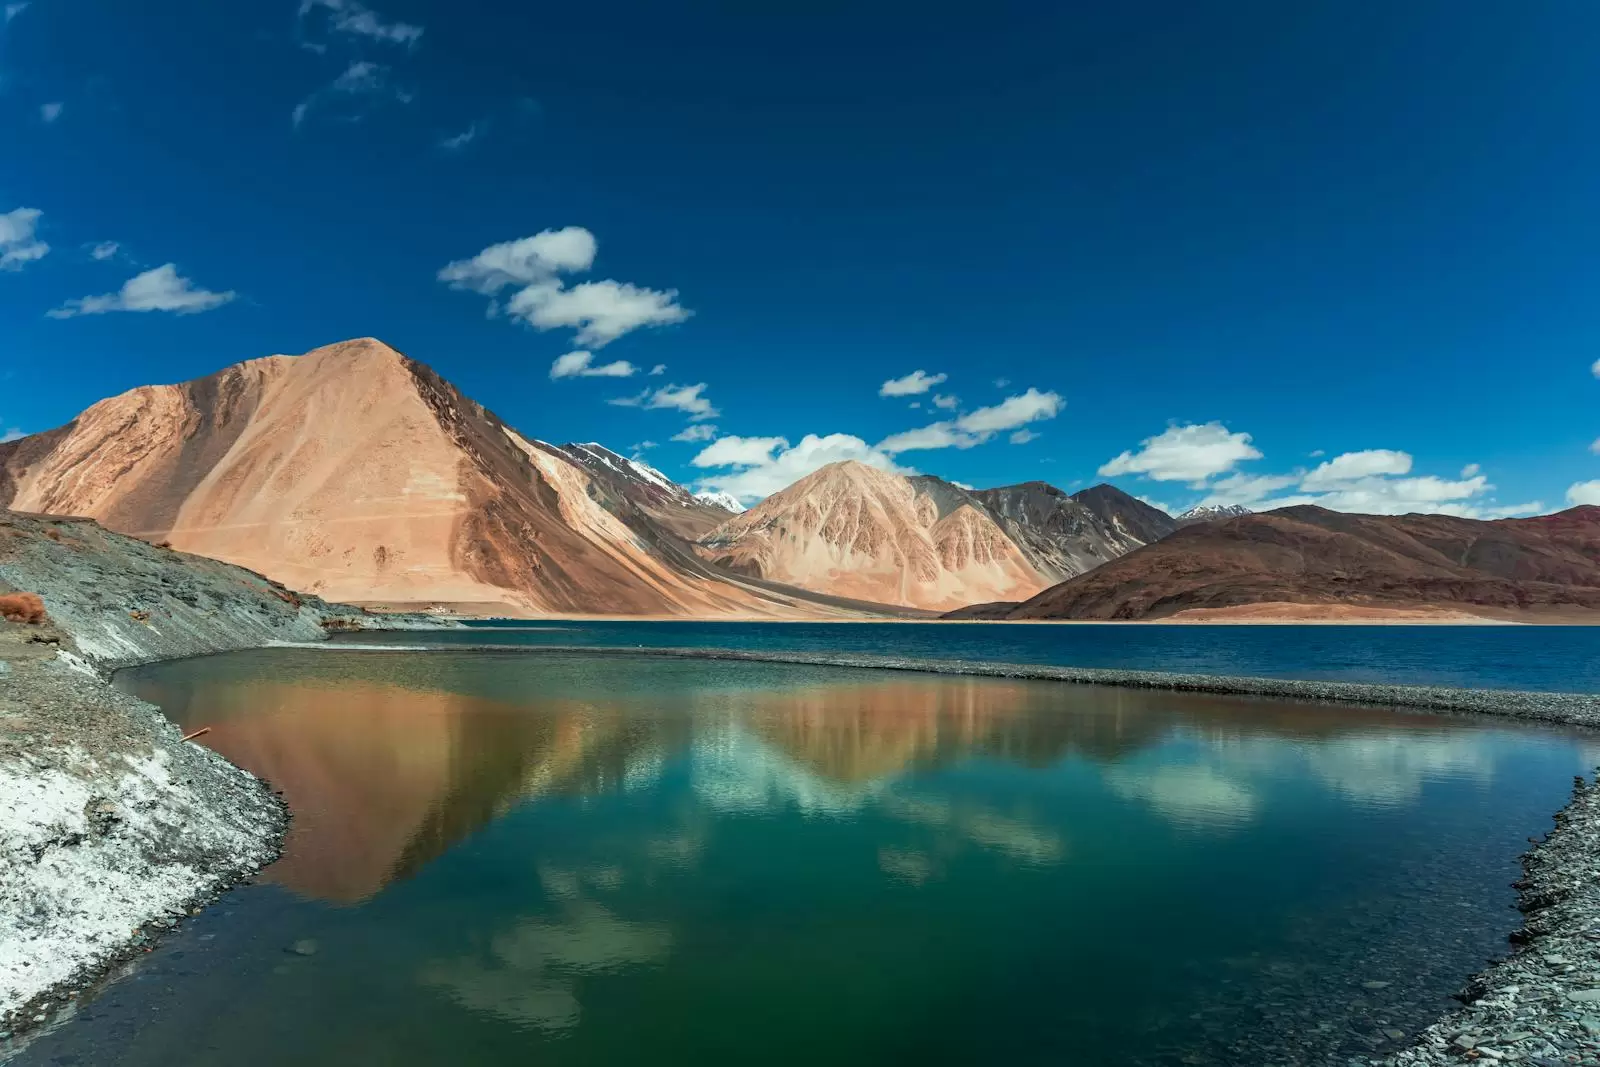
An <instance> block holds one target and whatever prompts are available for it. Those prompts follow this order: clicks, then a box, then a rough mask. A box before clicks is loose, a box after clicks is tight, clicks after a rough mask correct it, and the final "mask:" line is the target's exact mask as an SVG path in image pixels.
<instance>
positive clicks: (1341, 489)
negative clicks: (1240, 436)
mask: <svg viewBox="0 0 1600 1067" xmlns="http://www.w3.org/2000/svg"><path fill="white" fill-rule="evenodd" d="M1301 487H1302V489H1303V488H1304V487H1305V483H1304V482H1301ZM1493 488H1494V486H1492V485H1490V484H1489V480H1488V479H1487V478H1485V477H1484V476H1483V475H1481V474H1480V475H1477V476H1476V477H1473V478H1462V479H1459V480H1453V479H1449V478H1440V477H1438V476H1436V475H1432V474H1428V475H1422V476H1420V477H1416V478H1392V477H1385V476H1383V475H1373V476H1372V477H1368V478H1359V479H1355V480H1352V481H1348V482H1344V483H1341V484H1340V485H1339V486H1338V487H1337V488H1334V489H1331V490H1329V491H1326V492H1311V493H1301V494H1299V495H1296V496H1292V497H1287V498H1283V499H1278V500H1269V501H1266V502H1264V503H1262V504H1261V508H1260V510H1266V509H1270V508H1279V507H1288V506H1290V505H1291V504H1316V505H1317V506H1319V507H1324V508H1329V509H1330V510H1333V511H1351V512H1357V513H1361V514H1367V515H1404V514H1407V513H1410V512H1414V511H1420V512H1427V513H1429V514H1437V515H1460V516H1462V517H1464V518H1483V517H1484V516H1485V515H1486V514H1487V512H1488V510H1490V509H1493V504H1492V503H1490V502H1489V501H1487V500H1484V501H1475V499H1474V498H1477V497H1481V496H1483V494H1484V493H1486V492H1488V491H1489V490H1490V489H1493Z"/></svg>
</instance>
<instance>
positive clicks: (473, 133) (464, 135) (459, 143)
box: [439, 122, 484, 152]
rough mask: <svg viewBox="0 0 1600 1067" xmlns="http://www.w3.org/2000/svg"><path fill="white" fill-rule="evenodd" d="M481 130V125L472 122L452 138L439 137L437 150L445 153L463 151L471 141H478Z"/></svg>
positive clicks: (482, 128)
mask: <svg viewBox="0 0 1600 1067" xmlns="http://www.w3.org/2000/svg"><path fill="white" fill-rule="evenodd" d="M483 130H484V124H483V123H479V122H474V123H472V124H471V125H469V126H468V127H467V128H466V129H464V130H462V131H461V132H460V133H458V134H455V135H454V136H451V137H441V138H440V139H439V148H440V149H441V150H443V151H445V152H460V151H462V150H463V149H465V148H466V147H467V145H469V144H471V143H472V142H473V141H476V140H477V139H478V135H479V134H480V133H482V132H483Z"/></svg>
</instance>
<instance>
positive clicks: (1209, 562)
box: [962, 507, 1600, 622]
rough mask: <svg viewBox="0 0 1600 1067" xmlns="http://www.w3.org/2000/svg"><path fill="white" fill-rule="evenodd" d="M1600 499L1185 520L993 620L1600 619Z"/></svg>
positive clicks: (988, 613)
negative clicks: (1437, 511) (1483, 514)
mask: <svg viewBox="0 0 1600 1067" xmlns="http://www.w3.org/2000/svg"><path fill="white" fill-rule="evenodd" d="M1596 613H1600V508H1596V507H1576V508H1571V509H1569V510H1567V511H1563V512H1559V513H1557V514H1555V515H1544V516H1539V517H1536V518H1529V519H1496V520H1492V521H1484V520H1477V519H1462V518H1455V517H1452V516H1447V515H1397V516H1382V515H1348V514H1343V513H1340V512H1333V511H1328V510H1326V509H1323V508H1317V507H1293V508H1283V509H1280V510H1278V511H1271V512H1266V513H1262V514H1253V515H1242V516H1236V517H1233V518H1229V519H1225V520H1222V521H1212V522H1205V523H1197V524H1194V525H1189V526H1185V527H1183V528H1181V529H1179V530H1178V531H1177V532H1175V533H1173V534H1171V535H1169V536H1167V537H1165V538H1163V539H1162V540H1161V541H1159V542H1157V543H1156V544H1154V545H1150V546H1148V547H1145V548H1142V549H1139V550H1137V551H1135V552H1132V553H1129V554H1128V555H1126V556H1123V557H1122V558H1120V559H1118V560H1115V561H1113V562H1111V563H1108V564H1106V565H1105V566H1103V567H1100V568H1098V569H1096V570H1094V571H1092V572H1090V573H1088V574H1085V575H1082V576H1080V577H1077V578H1073V579H1071V580H1069V581H1066V582H1063V583H1061V584H1060V585H1057V586H1054V587H1053V588H1051V589H1047V590H1045V591H1044V592H1042V593H1040V594H1038V595H1037V596H1035V597H1033V598H1032V599H1030V600H1028V601H1026V602H1024V603H1021V604H1010V605H1008V604H990V605H984V606H982V607H980V608H977V609H969V610H968V611H967V612H964V613H962V617H967V618H991V619H1018V620H1021V619H1084V620H1094V619H1099V620H1111V619H1172V620H1188V621H1278V620H1300V621H1338V620H1358V619H1359V620H1362V621H1441V620H1448V619H1454V620H1458V621H1464V620H1472V619H1480V620H1497V621H1567V622H1570V621H1576V620H1584V621H1592V620H1593V619H1596V618H1600V614H1596Z"/></svg>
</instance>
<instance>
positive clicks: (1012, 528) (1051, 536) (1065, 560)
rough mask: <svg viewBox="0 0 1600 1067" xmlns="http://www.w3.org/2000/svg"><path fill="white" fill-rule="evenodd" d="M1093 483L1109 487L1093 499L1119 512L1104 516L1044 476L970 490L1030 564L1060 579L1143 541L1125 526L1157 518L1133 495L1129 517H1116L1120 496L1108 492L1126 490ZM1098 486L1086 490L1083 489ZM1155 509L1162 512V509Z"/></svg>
mask: <svg viewBox="0 0 1600 1067" xmlns="http://www.w3.org/2000/svg"><path fill="white" fill-rule="evenodd" d="M1097 489H1103V490H1109V493H1099V494H1098V497H1096V498H1091V499H1103V500H1104V501H1105V508H1106V512H1107V513H1108V514H1116V515H1118V516H1119V518H1116V519H1112V520H1111V521H1107V519H1105V518H1103V517H1102V515H1101V514H1099V513H1097V512H1095V511H1094V510H1091V509H1090V508H1089V507H1088V506H1087V505H1085V504H1083V503H1082V502H1080V501H1079V500H1078V499H1076V498H1075V497H1071V496H1068V495H1067V494H1066V493H1065V492H1063V491H1062V490H1060V489H1057V488H1056V487H1055V486H1053V485H1049V484H1047V483H1045V482H1024V483H1022V484H1021V485H1008V486H1005V487H1003V488H1000V489H978V490H975V491H974V492H973V494H972V495H973V496H974V497H976V498H977V499H978V500H979V501H981V502H982V503H983V505H984V506H985V507H986V508H988V509H989V511H990V513H991V514H992V515H994V516H995V518H996V519H997V520H998V521H999V523H1000V525H1001V527H1002V529H1004V530H1005V531H1006V533H1007V534H1008V535H1009V536H1010V537H1011V539H1012V540H1013V541H1015V542H1016V543H1017V545H1018V546H1019V547H1020V548H1022V550H1023V552H1024V553H1025V554H1026V555H1027V556H1028V560H1029V562H1030V563H1032V564H1033V567H1034V570H1036V571H1038V572H1039V574H1040V575H1041V576H1042V577H1043V578H1044V579H1045V580H1046V581H1049V582H1059V581H1064V580H1065V579H1067V578H1071V577H1074V576H1075V575H1079V574H1082V573H1084V572H1085V571H1088V570H1092V569H1094V568H1095V567H1098V566H1100V564H1102V563H1104V562H1106V561H1107V560H1112V559H1116V558H1117V557H1118V556H1120V555H1122V554H1123V553H1125V552H1127V551H1129V549H1131V548H1137V547H1138V546H1139V545H1141V544H1143V543H1144V542H1143V541H1140V540H1138V538H1137V537H1136V536H1134V535H1133V534H1131V533H1130V532H1129V531H1130V528H1132V527H1135V526H1138V525H1139V522H1140V521H1141V520H1142V521H1146V522H1147V523H1148V525H1149V527H1150V528H1151V529H1152V530H1153V529H1154V528H1155V527H1157V526H1159V524H1160V520H1159V519H1155V520H1145V519H1144V516H1143V511H1144V509H1147V508H1148V507H1149V506H1148V505H1146V504H1142V503H1140V502H1139V501H1137V500H1133V498H1132V497H1127V499H1128V500H1129V501H1131V503H1132V504H1133V505H1134V508H1135V509H1137V510H1129V511H1128V515H1129V516H1133V521H1129V520H1128V519H1123V518H1120V515H1121V512H1120V511H1118V510H1117V509H1118V508H1120V507H1121V505H1120V502H1116V501H1114V498H1113V497H1112V496H1111V494H1116V495H1117V496H1119V497H1126V494H1124V493H1122V492H1121V490H1118V489H1113V488H1112V487H1111V486H1100V487H1097ZM1096 491H1097V490H1085V492H1086V493H1096ZM1150 510H1154V509H1150ZM1157 514H1158V515H1160V516H1161V517H1162V518H1165V517H1166V516H1165V513H1161V512H1158V513H1157Z"/></svg>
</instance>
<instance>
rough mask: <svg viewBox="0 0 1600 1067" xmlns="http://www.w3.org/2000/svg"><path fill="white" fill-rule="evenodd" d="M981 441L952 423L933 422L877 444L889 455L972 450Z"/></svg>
mask: <svg viewBox="0 0 1600 1067" xmlns="http://www.w3.org/2000/svg"><path fill="white" fill-rule="evenodd" d="M982 443H983V439H982V438H980V437H978V436H977V435H975V434H970V433H962V432H961V431H960V430H958V429H956V426H955V423H952V422H935V423H930V424H929V425H927V426H919V427H918V428H917V429H915V430H903V431H901V432H900V433H896V434H890V435H889V436H888V437H885V438H884V439H883V440H882V441H879V442H878V448H879V449H880V450H882V451H884V452H886V453H888V454H889V455H898V454H899V453H901V452H918V451H925V450H928V449H934V448H972V447H974V446H976V445H981V444H982Z"/></svg>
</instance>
